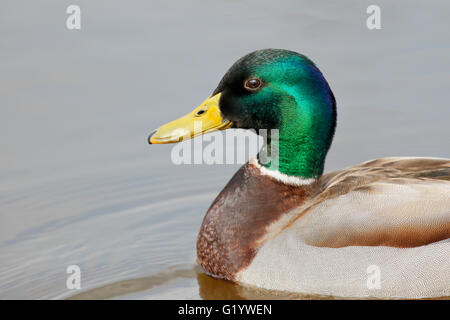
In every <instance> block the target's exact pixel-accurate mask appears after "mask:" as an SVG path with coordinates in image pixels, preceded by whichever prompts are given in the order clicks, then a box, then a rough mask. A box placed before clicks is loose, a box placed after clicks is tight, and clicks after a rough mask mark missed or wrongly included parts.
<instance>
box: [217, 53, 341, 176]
mask: <svg viewBox="0 0 450 320" xmlns="http://www.w3.org/2000/svg"><path fill="white" fill-rule="evenodd" d="M217 93H221V97H220V101H219V106H220V110H221V112H222V114H223V117H224V118H226V119H228V120H231V122H232V126H233V127H235V128H244V129H250V128H251V129H255V130H257V131H258V130H259V129H278V130H279V137H278V146H275V147H277V148H278V156H279V162H278V165H277V167H275V166H274V165H273V163H271V162H269V163H267V164H266V165H265V166H266V167H267V168H268V169H274V170H276V169H278V170H279V171H280V172H281V173H284V174H287V175H291V176H298V177H305V178H314V177H318V176H320V175H321V174H322V172H323V168H324V163H325V157H326V154H327V152H328V149H329V148H330V145H331V142H332V139H333V135H334V131H335V128H336V102H335V99H334V96H333V93H332V91H331V89H330V87H329V85H328V83H327V81H326V80H325V78H324V77H323V75H322V73H321V72H320V70H319V69H318V68H317V67H316V66H315V64H314V63H313V62H312V61H311V60H309V59H308V58H307V57H305V56H304V55H301V54H298V53H296V52H293V51H288V50H280V49H266V50H258V51H255V52H252V53H250V54H248V55H246V56H244V57H243V58H241V59H239V60H238V61H237V62H236V63H235V64H234V65H233V66H232V67H231V68H230V69H229V70H228V71H227V73H226V74H225V76H224V77H223V79H222V80H221V82H220V83H219V85H218V87H217V88H216V90H215V91H214V93H213V96H214V95H215V94H217ZM268 133H270V131H268ZM269 140H270V135H269ZM269 142H270V141H269ZM269 145H270V144H269Z"/></svg>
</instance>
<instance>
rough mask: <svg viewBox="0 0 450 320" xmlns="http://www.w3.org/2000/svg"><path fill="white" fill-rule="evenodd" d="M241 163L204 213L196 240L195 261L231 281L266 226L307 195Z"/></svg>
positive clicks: (249, 258)
mask: <svg viewBox="0 0 450 320" xmlns="http://www.w3.org/2000/svg"><path fill="white" fill-rule="evenodd" d="M307 193H308V190H307V187H303V186H291V185H286V184H283V183H281V182H278V181H277V180H275V179H273V178H271V177H269V176H266V175H263V174H261V173H260V170H259V169H258V168H257V167H256V166H255V165H253V164H249V163H247V164H245V165H244V166H242V167H241V168H240V169H239V171H238V172H236V174H235V175H234V176H233V178H231V180H230V181H229V182H228V184H227V185H226V187H225V188H224V189H223V190H222V191H221V193H220V194H219V195H218V196H217V198H216V199H215V200H214V202H213V203H212V205H211V207H210V208H209V210H208V212H207V213H206V215H205V217H204V219H203V223H202V226H201V228H200V232H199V235H198V239H197V260H198V263H199V264H200V265H201V266H202V267H203V268H204V269H205V271H206V272H208V273H210V274H211V275H214V276H216V277H221V278H225V279H228V280H233V279H234V275H235V274H236V273H237V272H239V271H240V270H242V269H243V268H245V267H247V266H248V265H249V264H250V262H251V261H252V259H253V257H254V256H255V254H256V252H257V250H258V246H259V245H261V243H258V240H260V239H261V238H262V237H263V236H264V234H265V233H266V229H267V227H268V226H270V225H271V224H272V223H274V222H276V221H277V220H278V219H280V217H281V216H282V215H283V214H284V213H286V212H288V211H289V210H290V209H292V208H295V207H297V206H299V205H301V204H302V203H303V202H304V200H305V199H306V198H307V196H308V194H307Z"/></svg>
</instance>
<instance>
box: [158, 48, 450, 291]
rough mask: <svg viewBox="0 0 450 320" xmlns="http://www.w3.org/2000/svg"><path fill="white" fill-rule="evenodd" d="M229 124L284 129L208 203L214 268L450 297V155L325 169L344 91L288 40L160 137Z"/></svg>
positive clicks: (286, 284)
mask: <svg viewBox="0 0 450 320" xmlns="http://www.w3.org/2000/svg"><path fill="white" fill-rule="evenodd" d="M195 121H201V124H202V126H201V130H200V131H199V130H194V124H193V123H194V122H195ZM227 128H243V129H255V130H259V129H277V130H278V139H276V141H275V144H274V141H272V140H273V139H272V137H271V135H270V133H269V134H268V137H267V141H268V142H267V146H269V144H270V145H271V146H272V147H271V148H268V147H267V148H266V149H271V150H272V152H271V151H270V150H269V151H268V160H267V161H264V162H263V161H261V158H260V155H258V156H257V157H256V158H255V159H253V160H251V161H249V162H248V163H246V164H245V165H243V166H242V167H241V169H240V170H239V171H238V172H237V173H236V174H235V175H234V176H233V177H232V179H231V180H230V181H229V182H228V184H227V185H226V186H225V188H224V189H223V190H222V191H221V192H220V194H219V195H218V196H217V198H216V199H215V200H214V202H213V203H212V205H211V206H210V208H209V209H208V211H207V213H206V215H205V217H204V219H203V223H202V225H201V228H200V232H199V234H198V239H197V262H198V263H199V265H200V266H201V267H202V268H203V269H204V271H205V272H206V273H208V274H209V275H211V276H213V277H217V278H222V279H227V280H230V281H234V282H237V283H240V284H243V285H248V286H255V287H260V288H265V289H272V290H281V291H289V292H300V293H308V294H323V295H333V296H339V297H379V298H394V297H400V298H421V297H442V296H450V160H449V159H439V158H413V157H409V158H408V157H405V158H402V157H395V158H383V159H378V160H372V161H368V162H365V163H362V164H359V165H356V166H353V167H350V168H346V169H343V170H339V171H335V172H330V173H326V174H323V171H324V163H325V157H326V155H327V152H328V149H329V148H330V145H331V142H332V139H333V136H334V133H335V128H336V102H335V98H334V95H333V93H332V91H331V89H330V86H329V85H328V83H327V81H326V80H325V78H324V76H323V75H322V73H321V72H320V70H319V69H318V68H317V66H316V65H315V64H314V63H313V62H312V61H311V60H310V59H308V58H307V57H306V56H304V55H302V54H298V53H296V52H292V51H288V50H280V49H265V50H258V51H255V52H252V53H250V54H248V55H246V56H244V57H242V58H241V59H239V60H238V61H237V62H235V63H234V64H233V65H232V66H231V68H230V69H229V70H228V71H227V72H226V74H225V75H224V77H223V78H222V80H221V81H220V83H219V85H218V86H217V88H216V89H215V90H214V92H213V93H212V94H211V96H210V97H209V98H208V99H206V100H205V101H204V102H203V103H202V104H200V106H199V107H197V108H196V109H194V111H192V112H191V113H189V114H187V115H186V116H184V117H182V118H179V119H178V120H175V121H173V122H170V123H168V124H166V125H163V126H161V127H159V128H158V129H157V130H155V131H154V132H153V133H152V134H151V135H150V137H149V143H150V144H159V143H175V142H179V141H181V140H183V139H186V138H193V137H195V136H197V135H199V134H204V133H207V132H211V131H214V130H224V129H227ZM273 150H276V151H277V161H273V160H274V157H273V153H274V152H273ZM266 151H267V150H266ZM275 162H276V163H275ZM377 281H378V282H377Z"/></svg>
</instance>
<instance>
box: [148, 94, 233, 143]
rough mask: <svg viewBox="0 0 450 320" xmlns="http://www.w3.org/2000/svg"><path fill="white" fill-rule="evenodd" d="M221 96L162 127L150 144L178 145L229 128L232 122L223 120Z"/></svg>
mask: <svg viewBox="0 0 450 320" xmlns="http://www.w3.org/2000/svg"><path fill="white" fill-rule="evenodd" d="M220 95H221V93H218V94H216V95H215V96H212V97H209V98H208V99H206V100H205V101H204V102H203V103H202V104H201V105H200V106H198V107H197V108H195V109H194V110H193V111H192V112H190V113H188V114H187V115H185V116H184V117H181V118H178V119H176V120H174V121H172V122H169V123H166V124H165V125H162V126H161V127H159V128H158V129H156V130H155V131H153V132H152V133H151V134H150V136H149V137H148V143H150V144H163V143H176V142H180V141H183V140H187V139H192V138H194V137H196V136H199V135H202V134H205V133H208V132H212V131H216V130H224V129H227V128H229V127H230V126H231V121H228V120H225V119H223V118H222V116H221V114H220V109H219V99H220Z"/></svg>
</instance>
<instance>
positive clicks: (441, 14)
mask: <svg viewBox="0 0 450 320" xmlns="http://www.w3.org/2000/svg"><path fill="white" fill-rule="evenodd" d="M75 2H76V4H78V5H80V7H81V10H82V25H81V30H79V31H69V30H67V29H66V26H65V20H66V18H67V14H66V13H65V11H66V8H67V6H68V5H70V4H75ZM372 3H373V1H356V0H355V1H345V2H342V1H339V2H338V1H333V2H332V1H328V3H326V2H321V3H320V4H319V3H318V1H312V0H311V1H298V0H295V1H283V2H275V1H256V0H254V1H250V0H244V1H236V0H235V1H206V0H203V1H200V0H193V1H123V0H122V1H99V0H97V1H87V0H84V1H82V0H78V1H65V0H64V1H57V0H53V1H43V0H39V1H23V0H20V1H19V0H6V1H3V2H2V4H1V10H0V106H1V116H0V148H1V157H0V298H1V299H6V298H32V299H35V298H66V297H70V296H73V295H74V294H78V293H80V292H81V291H83V292H85V293H86V292H87V294H88V295H87V296H86V297H100V298H102V297H108V298H208V297H234V296H233V293H230V292H231V291H232V290H234V289H230V287H229V286H230V285H229V284H227V283H224V282H220V281H216V280H214V281H216V282H214V281H212V280H210V279H209V278H207V277H205V276H203V275H202V274H201V273H200V272H199V271H198V270H197V269H195V268H194V266H195V240H196V234H197V231H198V229H199V226H200V223H201V220H202V217H203V215H204V212H205V211H206V209H207V208H208V206H209V204H210V203H211V201H212V200H213V199H214V197H215V195H216V194H217V193H218V192H219V191H220V190H221V188H222V187H223V186H224V185H225V183H226V182H227V181H228V179H229V178H230V177H231V175H232V174H233V172H234V171H236V169H237V168H238V165H216V166H208V165H181V166H176V165H174V164H172V162H171V160H170V151H171V148H172V146H171V145H163V146H161V145H158V146H149V145H148V144H147V142H146V139H147V136H148V134H149V133H150V132H151V130H153V129H155V128H156V127H158V126H159V125H160V124H162V123H165V122H167V121H169V120H172V119H174V118H176V117H178V116H180V115H182V114H184V113H186V112H188V111H190V110H191V109H193V108H194V107H195V106H197V105H198V104H199V103H201V102H202V101H203V99H204V98H206V97H207V96H208V95H209V94H210V93H211V91H212V90H213V89H214V88H215V86H216V85H217V83H218V81H219V80H220V78H221V76H222V75H223V73H224V72H225V71H226V69H227V68H228V67H229V66H230V65H231V64H232V63H233V62H234V61H235V60H236V59H237V58H239V57H240V56H242V55H244V54H246V53H248V52H250V51H252V50H255V49H261V48H267V47H274V48H285V49H291V50H294V51H298V52H301V53H304V54H306V55H307V56H309V57H310V58H311V59H312V60H313V61H315V62H316V64H317V65H318V66H319V68H320V69H321V70H322V71H323V73H324V75H325V76H326V78H327V79H328V81H329V83H330V85H331V87H332V89H333V91H334V94H335V96H336V99H337V102H338V112H339V116H338V118H339V119H338V130H337V133H336V138H335V141H334V144H333V147H332V149H331V151H330V154H329V157H328V160H327V170H333V169H337V168H340V167H344V166H348V165H351V164H356V163H358V162H361V161H364V160H368V159H373V158H378V157H383V156H393V155H411V156H436V157H450V147H449V137H450V127H449V125H448V124H449V119H450V106H449V101H450V90H449V82H450V81H449V80H450V73H449V71H450V43H449V41H448V32H449V29H450V22H449V21H450V20H449V19H448V17H449V12H450V10H449V9H450V4H449V3H447V2H444V1H426V2H425V1H406V0H405V1H376V4H378V5H380V7H381V19H382V29H381V30H372V31H370V30H368V29H367V28H366V17H367V14H366V8H367V6H368V5H369V4H372ZM71 264H76V265H79V266H80V267H81V272H82V280H81V281H82V283H81V285H82V290H81V291H70V290H68V289H67V288H66V278H67V276H68V275H67V274H66V268H67V266H68V265H71ZM130 279H131V280H130ZM127 280H130V281H128V282H127ZM96 288H100V289H96ZM102 288H103V289H102ZM230 290H231V291H230ZM244 295H245V294H244ZM247 296H250V297H251V296H252V294H251V293H248V292H247Z"/></svg>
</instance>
